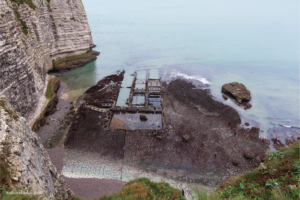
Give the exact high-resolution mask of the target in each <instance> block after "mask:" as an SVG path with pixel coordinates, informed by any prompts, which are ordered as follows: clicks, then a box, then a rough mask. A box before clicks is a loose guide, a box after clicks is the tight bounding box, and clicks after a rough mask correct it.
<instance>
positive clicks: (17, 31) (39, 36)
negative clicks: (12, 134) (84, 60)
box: [0, 0, 93, 122]
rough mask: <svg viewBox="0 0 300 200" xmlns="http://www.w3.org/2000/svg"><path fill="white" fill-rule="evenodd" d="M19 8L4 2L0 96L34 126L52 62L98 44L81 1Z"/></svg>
mask: <svg viewBox="0 0 300 200" xmlns="http://www.w3.org/2000/svg"><path fill="white" fill-rule="evenodd" d="M48 1H49V2H48ZM15 2H16V1H14V0H0V95H6V96H7V97H8V101H9V103H10V104H11V106H12V107H13V108H14V109H15V110H17V111H18V113H20V114H21V115H22V116H23V117H25V118H26V119H27V121H28V122H30V121H31V120H32V119H33V118H34V115H35V113H36V112H37V108H38V107H39V105H41V104H42V103H43V100H44V92H45V88H46V86H47V78H46V77H47V72H48V71H49V70H51V69H52V59H54V58H58V57H64V56H69V55H73V54H78V53H84V52H86V51H88V50H90V48H91V47H92V46H93V41H92V37H91V30H90V27H89V24H88V21H87V16H86V13H85V10H84V7H83V4H82V2H81V0H32V3H33V4H31V6H29V4H26V3H15ZM21 2H22V0H21ZM27 2H30V0H28V1H27ZM24 24H25V25H24ZM27 32H28V33H27Z"/></svg>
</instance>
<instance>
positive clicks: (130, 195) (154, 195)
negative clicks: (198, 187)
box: [75, 178, 185, 200]
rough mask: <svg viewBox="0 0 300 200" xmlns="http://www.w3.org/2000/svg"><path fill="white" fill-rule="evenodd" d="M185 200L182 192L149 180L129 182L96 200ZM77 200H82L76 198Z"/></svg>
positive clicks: (142, 179) (141, 179)
mask: <svg viewBox="0 0 300 200" xmlns="http://www.w3.org/2000/svg"><path fill="white" fill-rule="evenodd" d="M136 199H139V200H167V199H169V200H184V199H185V198H184V197H183V196H182V194H181V191H180V190H178V189H175V188H172V187H171V186H170V185H169V184H168V183H164V182H163V183H155V182H151V181H150V180H149V179H147V178H139V179H135V180H132V181H130V182H128V183H127V184H126V185H125V186H124V187H123V188H122V190H121V191H120V192H118V193H115V194H113V195H110V196H102V197H100V198H96V199H95V200H136ZM75 200H81V199H80V198H78V197H76V198H75Z"/></svg>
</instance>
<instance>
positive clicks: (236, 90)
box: [222, 82, 251, 103]
mask: <svg viewBox="0 0 300 200" xmlns="http://www.w3.org/2000/svg"><path fill="white" fill-rule="evenodd" d="M222 92H224V93H227V94H231V95H232V96H234V97H235V98H236V100H237V102H238V103H242V101H250V99H251V97H250V94H251V92H250V91H249V90H247V88H246V87H245V86H244V85H243V84H242V83H238V82H233V83H226V84H224V85H223V86H222Z"/></svg>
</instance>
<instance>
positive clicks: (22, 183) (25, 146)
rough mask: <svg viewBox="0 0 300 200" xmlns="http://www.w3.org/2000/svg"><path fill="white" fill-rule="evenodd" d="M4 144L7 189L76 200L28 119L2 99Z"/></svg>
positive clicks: (0, 123) (0, 119) (0, 150)
mask: <svg viewBox="0 0 300 200" xmlns="http://www.w3.org/2000/svg"><path fill="white" fill-rule="evenodd" d="M0 140H1V144H0V157H1V170H2V168H3V167H5V168H6V170H7V171H8V172H7V174H6V178H5V185H6V187H7V188H6V189H9V190H11V189H17V190H29V191H30V192H33V193H35V194H39V195H42V196H44V197H46V198H47V199H72V198H73V193H72V191H71V190H70V188H69V187H68V186H67V185H66V183H65V181H64V180H63V178H62V177H61V175H60V174H59V173H57V170H56V168H55V166H53V165H52V163H51V161H50V158H49V156H48V153H47V152H46V150H45V149H44V147H43V145H42V144H41V143H40V142H39V138H38V136H37V135H36V134H35V133H34V132H32V131H31V128H30V126H29V125H28V123H27V122H26V120H25V118H23V117H20V116H19V115H18V114H17V113H16V112H15V111H13V110H11V106H10V104H9V103H8V102H7V98H6V97H5V96H0ZM2 171H3V170H2ZM1 176H2V178H3V174H2V175H1Z"/></svg>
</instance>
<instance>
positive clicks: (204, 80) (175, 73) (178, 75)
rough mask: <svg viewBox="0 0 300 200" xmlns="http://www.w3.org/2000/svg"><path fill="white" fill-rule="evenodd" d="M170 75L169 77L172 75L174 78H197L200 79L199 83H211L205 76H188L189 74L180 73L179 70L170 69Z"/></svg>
mask: <svg viewBox="0 0 300 200" xmlns="http://www.w3.org/2000/svg"><path fill="white" fill-rule="evenodd" d="M170 77H171V78H173V77H174V78H176V77H183V78H185V79H188V80H198V81H200V82H201V83H204V84H211V83H210V82H209V81H208V80H207V79H206V78H203V77H199V76H189V75H187V74H184V73H181V72H175V71H172V73H171V76H170Z"/></svg>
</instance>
